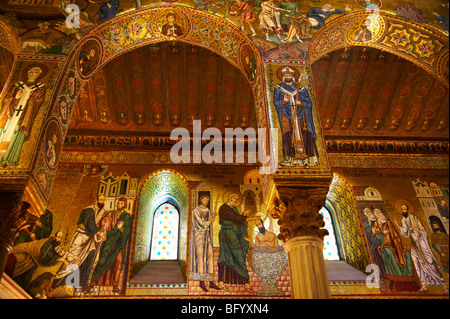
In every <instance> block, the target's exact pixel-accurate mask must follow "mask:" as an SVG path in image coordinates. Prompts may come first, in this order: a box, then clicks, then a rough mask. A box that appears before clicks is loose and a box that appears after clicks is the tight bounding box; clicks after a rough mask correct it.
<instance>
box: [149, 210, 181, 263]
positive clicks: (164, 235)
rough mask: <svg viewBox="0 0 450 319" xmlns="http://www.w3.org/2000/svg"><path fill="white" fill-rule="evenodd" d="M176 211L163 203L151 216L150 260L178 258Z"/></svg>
mask: <svg viewBox="0 0 450 319" xmlns="http://www.w3.org/2000/svg"><path fill="white" fill-rule="evenodd" d="M178 224H179V214H178V209H177V208H176V207H175V206H174V205H172V204H170V203H164V204H162V205H161V206H159V207H158V209H156V211H155V214H154V215H153V231H152V244H151V245H152V246H151V253H150V260H176V259H177V257H178Z"/></svg>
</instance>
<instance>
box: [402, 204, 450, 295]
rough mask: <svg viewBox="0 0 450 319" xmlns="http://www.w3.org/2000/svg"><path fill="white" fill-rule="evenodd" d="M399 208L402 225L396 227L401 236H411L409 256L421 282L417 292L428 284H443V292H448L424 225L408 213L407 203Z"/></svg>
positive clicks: (423, 289) (424, 290) (424, 288)
mask: <svg viewBox="0 0 450 319" xmlns="http://www.w3.org/2000/svg"><path fill="white" fill-rule="evenodd" d="M401 209H402V215H403V218H402V225H401V227H400V226H398V227H399V228H400V233H401V235H402V236H403V237H409V238H411V256H412V260H413V261H414V266H415V267H416V271H417V274H418V275H419V279H420V283H421V284H422V287H421V288H420V290H419V292H426V291H427V290H428V286H444V293H446V294H448V287H447V285H446V283H445V280H444V278H443V277H442V274H441V266H440V265H439V262H438V261H437V259H436V257H435V256H434V254H433V251H432V250H431V247H430V243H429V241H428V233H427V231H426V230H425V227H423V225H422V223H421V221H420V220H419V218H418V217H417V216H415V215H412V214H410V213H409V207H408V205H406V204H403V205H401ZM397 225H398V223H397Z"/></svg>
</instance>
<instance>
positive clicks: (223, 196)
mask: <svg viewBox="0 0 450 319" xmlns="http://www.w3.org/2000/svg"><path fill="white" fill-rule="evenodd" d="M231 194H236V195H237V196H239V198H238V200H237V202H236V205H235V206H236V207H239V206H241V204H242V194H241V192H240V191H239V189H233V188H231V189H229V190H227V191H226V192H225V193H223V195H222V201H223V203H224V204H226V203H228V196H230V195H231Z"/></svg>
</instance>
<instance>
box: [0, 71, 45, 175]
mask: <svg viewBox="0 0 450 319" xmlns="http://www.w3.org/2000/svg"><path fill="white" fill-rule="evenodd" d="M43 68H44V67H40V66H32V67H31V68H30V69H28V71H27V79H26V80H25V81H18V82H16V83H14V85H13V86H12V88H11V89H10V91H9V92H8V93H7V94H6V96H5V98H4V100H3V103H2V106H1V111H0V115H1V116H0V165H1V166H9V165H14V166H15V165H18V164H19V159H20V154H21V152H22V146H23V143H24V142H26V141H27V140H28V139H29V137H30V134H31V129H32V128H33V124H34V120H35V118H36V116H37V114H38V112H39V109H40V107H41V105H42V103H43V102H44V98H45V91H46V88H45V85H44V84H43V83H42V82H39V81H38V78H39V77H43Z"/></svg>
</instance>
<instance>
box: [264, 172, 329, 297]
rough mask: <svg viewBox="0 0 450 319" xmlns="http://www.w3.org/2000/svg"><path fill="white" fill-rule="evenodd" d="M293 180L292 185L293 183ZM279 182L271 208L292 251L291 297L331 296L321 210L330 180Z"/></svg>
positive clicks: (290, 259) (288, 249)
mask: <svg viewBox="0 0 450 319" xmlns="http://www.w3.org/2000/svg"><path fill="white" fill-rule="evenodd" d="M289 184H290V185H289ZM289 184H287V183H285V184H278V186H276V192H275V193H276V195H275V196H274V197H273V201H272V207H271V208H270V212H271V215H272V218H274V219H278V224H279V225H280V233H279V234H278V238H279V239H280V240H283V242H284V247H285V249H286V251H287V254H288V260H289V274H290V281H291V297H292V298H293V299H329V298H331V295H330V287H329V282H328V275H327V270H326V267H325V260H324V257H323V239H324V237H325V236H326V235H328V231H327V230H326V229H324V228H323V227H324V226H325V222H324V221H323V216H322V215H321V214H320V213H319V211H320V209H321V208H322V207H324V206H325V201H326V194H327V193H328V188H329V185H330V181H329V180H316V181H310V183H309V185H308V183H307V182H304V181H303V182H302V184H301V185H300V184H296V185H295V184H293V183H292V182H291V183H289Z"/></svg>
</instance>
